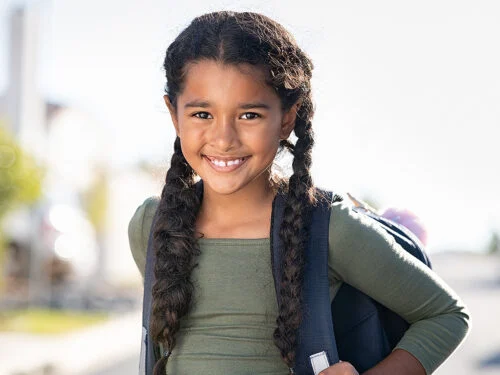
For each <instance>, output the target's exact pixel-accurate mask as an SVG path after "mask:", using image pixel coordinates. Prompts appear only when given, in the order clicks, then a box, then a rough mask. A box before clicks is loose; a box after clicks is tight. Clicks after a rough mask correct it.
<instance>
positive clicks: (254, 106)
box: [184, 100, 271, 109]
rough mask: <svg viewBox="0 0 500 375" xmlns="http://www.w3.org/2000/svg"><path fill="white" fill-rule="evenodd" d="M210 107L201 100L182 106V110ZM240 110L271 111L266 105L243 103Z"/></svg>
mask: <svg viewBox="0 0 500 375" xmlns="http://www.w3.org/2000/svg"><path fill="white" fill-rule="evenodd" d="M208 107H210V102H207V101H203V100H193V101H190V102H187V103H186V104H184V108H208ZM239 108H241V109H271V107H270V106H269V105H268V104H265V103H259V102H256V103H244V104H240V105H239Z"/></svg>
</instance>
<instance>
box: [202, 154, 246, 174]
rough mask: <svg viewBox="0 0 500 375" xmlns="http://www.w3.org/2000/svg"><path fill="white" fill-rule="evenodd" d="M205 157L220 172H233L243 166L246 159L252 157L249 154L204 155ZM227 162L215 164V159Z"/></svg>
mask: <svg viewBox="0 0 500 375" xmlns="http://www.w3.org/2000/svg"><path fill="white" fill-rule="evenodd" d="M203 158H204V159H205V160H206V161H207V162H208V164H209V165H210V166H211V167H212V168H213V169H215V170H216V171H218V172H232V171H234V170H236V169H238V168H240V167H241V166H243V165H244V164H245V163H246V161H247V160H248V159H249V158H250V157H249V156H212V155H203ZM215 160H217V161H220V162H225V163H226V165H220V164H215V163H214V161H215ZM237 160H238V161H239V162H237V163H231V164H230V165H228V164H229V162H231V161H237Z"/></svg>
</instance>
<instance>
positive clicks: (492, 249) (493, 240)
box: [488, 232, 500, 254]
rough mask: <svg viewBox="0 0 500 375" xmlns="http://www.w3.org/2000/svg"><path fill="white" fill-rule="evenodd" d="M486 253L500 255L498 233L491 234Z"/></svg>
mask: <svg viewBox="0 0 500 375" xmlns="http://www.w3.org/2000/svg"><path fill="white" fill-rule="evenodd" d="M488 253H489V254H498V253H500V236H499V235H498V232H493V233H492V234H491V237H490V242H489V243H488Z"/></svg>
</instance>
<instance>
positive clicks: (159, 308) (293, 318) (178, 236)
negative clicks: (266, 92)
mask: <svg viewBox="0 0 500 375" xmlns="http://www.w3.org/2000/svg"><path fill="white" fill-rule="evenodd" d="M201 60H213V61H218V62H222V63H224V64H234V65H240V64H250V65H252V66H259V67H262V69H263V72H264V73H265V74H266V83H267V84H268V85H269V86H270V87H272V88H274V89H275V90H276V94H277V95H278V96H279V98H280V100H281V104H282V108H283V110H289V109H290V108H292V106H294V105H295V103H298V102H300V101H301V102H302V105H301V106H300V109H299V113H298V116H297V120H296V123H295V129H294V131H295V135H296V136H297V142H296V143H295V144H292V143H290V142H289V141H288V140H282V141H281V142H280V145H281V147H282V148H284V149H287V150H289V151H290V152H291V153H292V154H293V155H294V161H293V164H292V166H293V174H292V176H291V177H290V179H289V183H288V199H287V204H286V206H285V211H284V216H283V222H282V224H281V228H280V238H281V240H282V241H283V245H284V257H283V261H284V264H283V267H282V268H283V275H282V282H281V288H280V289H281V292H280V301H281V303H280V306H279V315H278V318H277V320H276V321H277V328H276V330H275V332H274V342H275V344H276V346H277V347H278V349H279V350H280V352H281V356H282V358H283V360H284V361H285V363H286V364H287V365H288V367H290V368H291V367H293V365H294V361H295V348H296V342H297V337H296V335H297V328H298V327H299V325H300V321H301V313H302V312H301V292H302V290H301V289H302V288H301V284H302V273H303V265H304V247H305V244H306V241H307V238H308V234H307V233H306V229H305V227H306V225H305V224H306V222H307V220H308V217H309V215H310V212H311V206H312V205H313V204H314V202H315V197H314V188H313V184H312V179H311V175H310V172H309V169H310V167H311V152H312V146H313V143H314V141H313V132H312V125H311V118H312V114H313V106H312V99H311V82H310V81H311V77H312V70H313V64H312V61H311V60H310V59H309V57H308V56H307V55H306V54H305V53H304V51H302V50H301V49H300V48H299V47H298V46H297V44H296V42H295V40H294V38H293V36H292V35H291V34H290V33H289V32H288V31H287V30H285V28H284V27H283V26H282V25H280V24H278V23H277V22H275V21H273V20H272V19H270V18H268V17H266V16H264V15H261V14H257V13H252V12H226V11H223V12H214V13H209V14H205V15H202V16H200V17H197V18H195V19H194V20H193V21H192V22H191V24H190V25H189V26H188V27H187V28H186V29H184V30H183V31H182V32H181V33H180V34H179V36H178V37H177V38H176V40H175V41H174V42H173V43H172V44H171V45H170V46H169V48H168V49H167V52H166V55H165V60H164V68H165V73H166V78H167V82H166V86H165V92H166V94H167V95H168V97H169V99H170V102H171V103H172V105H173V106H174V107H175V105H176V99H177V97H178V95H180V94H181V93H182V90H183V89H184V87H185V83H186V82H185V79H186V75H187V72H188V67H189V66H190V64H191V63H193V62H197V61H201ZM175 147H176V149H175V150H176V152H175V154H174V156H173V158H172V166H171V168H170V170H169V172H168V174H167V181H166V185H165V187H164V190H163V192H162V199H161V202H160V207H159V210H160V211H159V214H160V215H159V216H158V222H157V224H156V226H155V232H154V241H155V242H154V245H155V249H156V252H157V264H156V268H155V276H156V279H157V282H156V284H155V287H154V289H153V301H154V303H153V314H154V319H153V320H152V325H151V331H152V332H153V334H154V336H153V337H154V339H155V341H156V342H161V343H164V344H165V345H166V347H167V349H168V350H169V351H171V350H172V349H173V348H174V346H175V333H176V332H177V331H178V330H179V319H180V318H181V317H182V316H184V315H185V314H186V313H187V311H188V308H189V303H190V300H191V295H192V293H193V285H192V283H191V281H190V280H189V276H190V273H191V271H192V269H193V267H194V266H193V264H194V257H195V256H196V255H197V254H199V249H198V247H197V245H196V241H195V239H194V228H195V220H196V215H197V213H198V210H199V206H200V203H199V201H198V199H197V198H196V195H195V192H194V188H193V185H194V181H193V179H194V172H193V170H192V169H191V168H190V167H189V166H188V165H187V162H186V160H185V159H184V157H183V156H182V152H181V149H180V143H179V139H177V140H176V146H175ZM167 219H168V221H167ZM163 299H164V300H165V301H161V300H163ZM165 364H166V359H162V360H161V361H160V362H158V363H157V365H156V367H155V369H157V368H159V367H160V366H164V365H165ZM158 371H159V370H158ZM157 374H158V373H157V372H155V375H157Z"/></svg>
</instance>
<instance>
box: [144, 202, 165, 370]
mask: <svg viewBox="0 0 500 375" xmlns="http://www.w3.org/2000/svg"><path fill="white" fill-rule="evenodd" d="M157 215H158V210H157V211H156V212H155V215H154V217H153V222H152V224H151V229H150V231H149V240H148V248H147V251H146V269H145V274H144V295H143V301H142V342H141V354H140V362H139V375H151V374H153V366H154V364H155V363H156V359H157V358H159V354H160V353H159V348H158V345H155V344H154V342H153V340H152V339H151V335H150V334H149V320H150V317H151V302H152V291H153V284H154V268H153V264H154V257H155V254H154V250H153V229H154V226H155V222H156V217H157Z"/></svg>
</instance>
